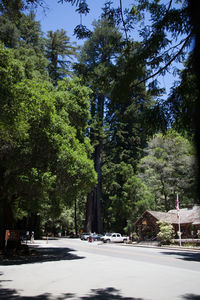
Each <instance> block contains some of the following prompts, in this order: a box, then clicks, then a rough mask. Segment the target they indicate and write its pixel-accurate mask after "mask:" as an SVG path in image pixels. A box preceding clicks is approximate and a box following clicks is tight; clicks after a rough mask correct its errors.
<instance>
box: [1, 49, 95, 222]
mask: <svg viewBox="0 0 200 300" xmlns="http://www.w3.org/2000/svg"><path fill="white" fill-rule="evenodd" d="M17 53H19V52H18V51H17ZM15 54H16V50H12V49H5V48H4V46H3V45H1V49H0V60H1V61H0V65H1V67H0V79H1V86H0V88H1V95H2V97H1V108H2V109H1V113H0V138H1V147H0V165H1V170H2V171H1V184H0V189H1V194H2V197H1V207H4V206H5V203H9V207H10V210H12V216H10V218H11V219H12V221H13V220H14V219H16V218H18V217H22V216H24V215H29V214H30V213H35V214H38V213H39V214H41V216H42V215H43V210H44V209H45V207H47V206H51V208H52V211H51V215H52V216H54V215H57V216H58V215H59V214H60V212H61V211H62V209H61V208H62V206H63V205H64V206H71V205H72V204H73V199H75V198H76V197H78V196H79V195H82V196H83V195H85V194H87V193H88V192H89V191H90V189H91V188H92V186H93V185H94V184H95V183H96V173H95V171H94V167H93V162H92V161H91V159H90V155H91V153H92V148H91V146H90V143H89V141H88V138H87V137H84V132H85V130H86V124H87V118H88V116H89V111H88V109H89V90H87V89H86V88H85V87H82V86H81V85H80V81H79V80H78V79H74V81H70V80H65V81H64V82H61V83H60V84H59V87H58V88H54V87H53V86H52V84H51V83H50V82H49V81H44V80H41V79H39V78H38V80H37V81H35V79H34V75H33V76H32V78H31V79H29V78H27V77H26V61H23V60H22V61H20V60H18V59H17V58H15ZM2 213H3V214H4V215H1V222H2V224H1V226H5V225H6V222H7V221H8V219H7V221H6V218H7V215H6V214H5V211H3V210H2ZM4 218H5V219H4ZM4 222H5V223H4ZM7 226H9V224H7ZM10 226H11V225H10Z"/></svg>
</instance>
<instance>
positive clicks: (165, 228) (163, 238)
mask: <svg viewBox="0 0 200 300" xmlns="http://www.w3.org/2000/svg"><path fill="white" fill-rule="evenodd" d="M157 224H159V227H160V232H159V233H158V234H157V238H158V240H159V241H160V243H161V244H162V245H169V244H171V243H172V241H173V238H174V236H175V233H174V228H173V226H172V225H171V224H169V223H167V222H164V221H158V222H157Z"/></svg>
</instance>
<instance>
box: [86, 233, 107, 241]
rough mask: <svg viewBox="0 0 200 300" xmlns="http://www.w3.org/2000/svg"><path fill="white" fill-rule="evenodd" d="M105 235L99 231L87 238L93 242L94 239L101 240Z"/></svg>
mask: <svg viewBox="0 0 200 300" xmlns="http://www.w3.org/2000/svg"><path fill="white" fill-rule="evenodd" d="M102 237H103V235H102V234H98V233H92V234H91V235H90V236H89V237H88V238H87V240H88V241H89V242H93V241H101V238H102Z"/></svg>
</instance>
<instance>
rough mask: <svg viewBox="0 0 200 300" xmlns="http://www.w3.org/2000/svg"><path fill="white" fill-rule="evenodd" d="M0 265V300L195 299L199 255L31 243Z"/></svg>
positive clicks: (74, 242) (199, 286)
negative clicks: (25, 252) (27, 252)
mask: <svg viewBox="0 0 200 300" xmlns="http://www.w3.org/2000/svg"><path fill="white" fill-rule="evenodd" d="M32 247H33V248H34V249H37V251H38V250H39V251H40V255H39V256H38V254H37V253H38V252H35V254H34V255H32V256H31V258H29V259H24V258H23V259H22V260H17V261H12V262H10V261H4V262H2V263H0V275H1V276H0V299H22V300H33V299H41V300H43V299H44V300H50V299H55V300H58V299H59V300H61V299H72V300H75V299H76V300H89V299H90V300H103V299H107V300H111V299H112V300H113V299H121V300H147V299H149V300H150V299H151V300H154V299H155V300H156V299H159V300H165V299H166V300H168V299H169V300H171V299H182V300H183V299H185V300H187V299H192V300H198V299H200V253H198V252H183V251H178V250H174V251H171V250H163V249H155V248H139V247H133V246H129V245H124V244H120V245H115V244H102V243H100V242H93V243H89V242H86V241H81V240H79V239H59V240H49V241H48V244H47V243H46V241H35V243H34V245H32Z"/></svg>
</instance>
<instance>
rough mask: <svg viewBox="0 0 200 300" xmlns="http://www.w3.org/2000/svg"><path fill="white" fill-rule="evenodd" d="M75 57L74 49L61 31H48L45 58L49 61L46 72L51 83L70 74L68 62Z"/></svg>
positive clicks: (55, 82)
mask: <svg viewBox="0 0 200 300" xmlns="http://www.w3.org/2000/svg"><path fill="white" fill-rule="evenodd" d="M75 55H76V47H75V46H74V44H73V43H71V42H70V38H69V37H68V36H67V35H66V32H65V31H64V30H63V29H61V30H56V31H55V32H53V31H48V33H47V39H46V57H47V59H48V61H49V65H48V71H49V76H50V78H51V79H52V82H53V83H54V84H55V85H56V84H57V81H58V80H60V79H62V78H63V77H64V76H66V75H67V74H69V73H70V60H71V59H72V58H73V56H75Z"/></svg>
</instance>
